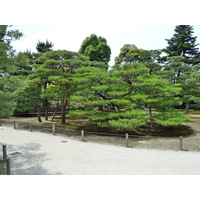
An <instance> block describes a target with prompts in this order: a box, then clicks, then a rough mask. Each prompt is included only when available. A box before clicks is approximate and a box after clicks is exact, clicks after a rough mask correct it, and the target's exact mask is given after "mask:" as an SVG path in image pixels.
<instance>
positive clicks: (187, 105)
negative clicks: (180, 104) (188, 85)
mask: <svg viewBox="0 0 200 200" xmlns="http://www.w3.org/2000/svg"><path fill="white" fill-rule="evenodd" d="M189 108H190V103H189V101H188V102H186V105H185V113H186V114H188V113H189Z"/></svg>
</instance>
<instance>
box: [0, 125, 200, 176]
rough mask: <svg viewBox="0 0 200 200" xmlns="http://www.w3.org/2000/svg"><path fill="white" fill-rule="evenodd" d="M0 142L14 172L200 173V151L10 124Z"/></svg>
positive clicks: (51, 173) (0, 135)
mask: <svg viewBox="0 0 200 200" xmlns="http://www.w3.org/2000/svg"><path fill="white" fill-rule="evenodd" d="M0 143H1V144H6V145H7V150H8V154H9V157H10V158H11V173H12V174H13V175H22V174H24V175H59V174H62V175H167V174H169V175H174V174H175V175H179V174H180V175H192V174H193V175H200V167H199V166H200V153H199V152H185V151H163V150H147V149H134V148H126V147H120V146H113V145H105V144H97V143H91V142H81V141H77V140H72V139H70V138H67V137H64V136H54V135H51V134H45V133H40V132H29V131H24V130H15V129H13V128H10V127H0ZM10 154H11V155H10ZM0 158H2V150H1V151H0Z"/></svg>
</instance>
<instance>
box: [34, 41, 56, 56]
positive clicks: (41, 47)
mask: <svg viewBox="0 0 200 200" xmlns="http://www.w3.org/2000/svg"><path fill="white" fill-rule="evenodd" d="M52 48H53V43H52V42H50V41H48V40H46V42H41V41H38V43H37V45H36V49H37V51H38V52H39V53H45V52H47V51H51V50H52Z"/></svg>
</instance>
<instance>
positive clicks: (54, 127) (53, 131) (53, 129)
mask: <svg viewBox="0 0 200 200" xmlns="http://www.w3.org/2000/svg"><path fill="white" fill-rule="evenodd" d="M55 130H56V126H55V124H53V126H52V133H53V135H56V134H55Z"/></svg>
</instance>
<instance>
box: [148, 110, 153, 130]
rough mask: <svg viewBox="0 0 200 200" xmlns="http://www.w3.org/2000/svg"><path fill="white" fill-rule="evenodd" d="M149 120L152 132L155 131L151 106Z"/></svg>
mask: <svg viewBox="0 0 200 200" xmlns="http://www.w3.org/2000/svg"><path fill="white" fill-rule="evenodd" d="M149 120H150V130H151V131H153V116H152V110H151V106H150V107H149Z"/></svg>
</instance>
